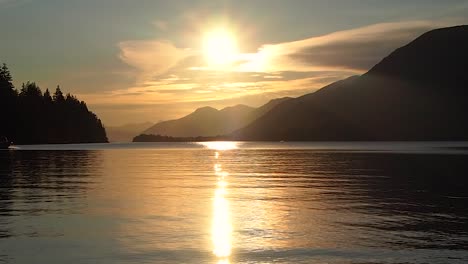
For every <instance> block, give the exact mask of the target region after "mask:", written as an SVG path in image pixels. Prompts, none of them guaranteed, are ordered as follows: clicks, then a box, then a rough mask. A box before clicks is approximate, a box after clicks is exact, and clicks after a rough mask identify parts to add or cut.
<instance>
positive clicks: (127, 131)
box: [106, 122, 154, 142]
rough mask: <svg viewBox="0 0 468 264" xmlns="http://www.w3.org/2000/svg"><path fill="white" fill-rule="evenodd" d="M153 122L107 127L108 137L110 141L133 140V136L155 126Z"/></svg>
mask: <svg viewBox="0 0 468 264" xmlns="http://www.w3.org/2000/svg"><path fill="white" fill-rule="evenodd" d="M153 125H154V124H153V123H150V122H145V123H136V124H126V125H122V126H115V127H106V132H107V137H108V138H109V141H110V142H131V141H132V140H133V137H134V136H135V135H137V134H138V133H140V132H141V131H144V130H146V129H148V128H149V127H151V126H153Z"/></svg>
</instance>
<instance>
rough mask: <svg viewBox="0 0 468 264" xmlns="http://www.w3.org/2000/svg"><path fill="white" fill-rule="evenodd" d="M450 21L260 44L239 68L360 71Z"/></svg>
mask: <svg viewBox="0 0 468 264" xmlns="http://www.w3.org/2000/svg"><path fill="white" fill-rule="evenodd" d="M453 24H454V21H407V22H395V23H382V24H375V25H370V26H366V27H361V28H357V29H351V30H345V31H339V32H335V33H331V34H327V35H324V36H319V37H312V38H308V39H303V40H299V41H293V42H285V43H279V44H270V45H264V46H262V47H261V48H260V49H259V51H258V52H257V53H256V54H252V55H251V57H252V58H253V59H251V60H250V61H248V62H246V63H245V64H243V65H241V67H245V68H247V69H249V68H253V69H255V68H258V69H260V70H263V71H269V72H276V71H286V70H288V71H315V70H319V69H320V70H348V71H353V72H356V73H360V72H364V71H366V70H368V69H370V68H371V67H372V66H373V65H375V64H377V63H378V62H379V61H380V60H381V59H382V58H384V57H385V56H387V55H388V54H390V53H391V52H392V51H393V50H395V49H396V48H398V47H400V46H403V45H405V44H407V43H408V42H410V41H411V40H413V39H415V38H416V37H417V36H419V35H421V34H422V33H424V32H427V31H429V30H431V29H435V28H440V27H444V26H449V25H453ZM259 64H260V66H258V65H259ZM256 65H257V67H256Z"/></svg>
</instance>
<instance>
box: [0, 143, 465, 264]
mask: <svg viewBox="0 0 468 264" xmlns="http://www.w3.org/2000/svg"><path fill="white" fill-rule="evenodd" d="M467 147H468V144H467V143H466V142H396V143H395V142H391V143H389V142H380V143H366V142H359V143H343V142H330V143H258V142H249V143H242V142H240V143H209V144H198V143H139V144H84V145H44V146H19V147H17V148H16V149H15V150H9V151H0V263H70V264H72V263H220V264H221V263H232V264H234V263H356V264H358V263H360V264H361V263H369V264H370V263H467V262H468V207H467V206H466V205H467V204H468V191H467V188H468V180H467V177H468V148H467Z"/></svg>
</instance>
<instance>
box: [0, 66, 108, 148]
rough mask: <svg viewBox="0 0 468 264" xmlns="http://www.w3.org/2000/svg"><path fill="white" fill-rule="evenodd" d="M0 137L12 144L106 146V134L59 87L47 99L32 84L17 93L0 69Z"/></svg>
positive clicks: (7, 74)
mask: <svg viewBox="0 0 468 264" xmlns="http://www.w3.org/2000/svg"><path fill="white" fill-rule="evenodd" d="M0 111H1V113H2V114H0V136H7V137H8V138H9V139H10V140H12V141H14V142H15V143H16V144H47V143H96V142H107V136H106V131H105V129H104V126H103V125H102V123H101V120H99V119H98V118H97V116H96V115H95V114H94V113H92V112H90V111H89V110H88V108H87V107H86V104H85V103H84V102H83V101H81V102H80V101H79V100H78V99H77V98H76V97H75V96H73V95H71V94H67V95H66V96H64V95H63V93H62V91H61V89H60V86H57V88H56V90H55V93H54V94H53V96H51V94H50V92H49V90H48V89H46V91H45V92H44V93H42V91H41V89H40V88H39V86H38V85H37V84H36V83H34V82H27V83H24V84H23V85H22V86H21V90H20V92H19V93H18V92H17V91H16V90H15V88H14V86H13V82H12V77H11V74H10V71H9V70H8V67H7V66H6V65H5V64H3V66H2V67H0Z"/></svg>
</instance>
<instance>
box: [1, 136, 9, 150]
mask: <svg viewBox="0 0 468 264" xmlns="http://www.w3.org/2000/svg"><path fill="white" fill-rule="evenodd" d="M10 145H11V142H10V141H9V140H8V138H6V137H3V140H0V149H7V148H9V147H10Z"/></svg>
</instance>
